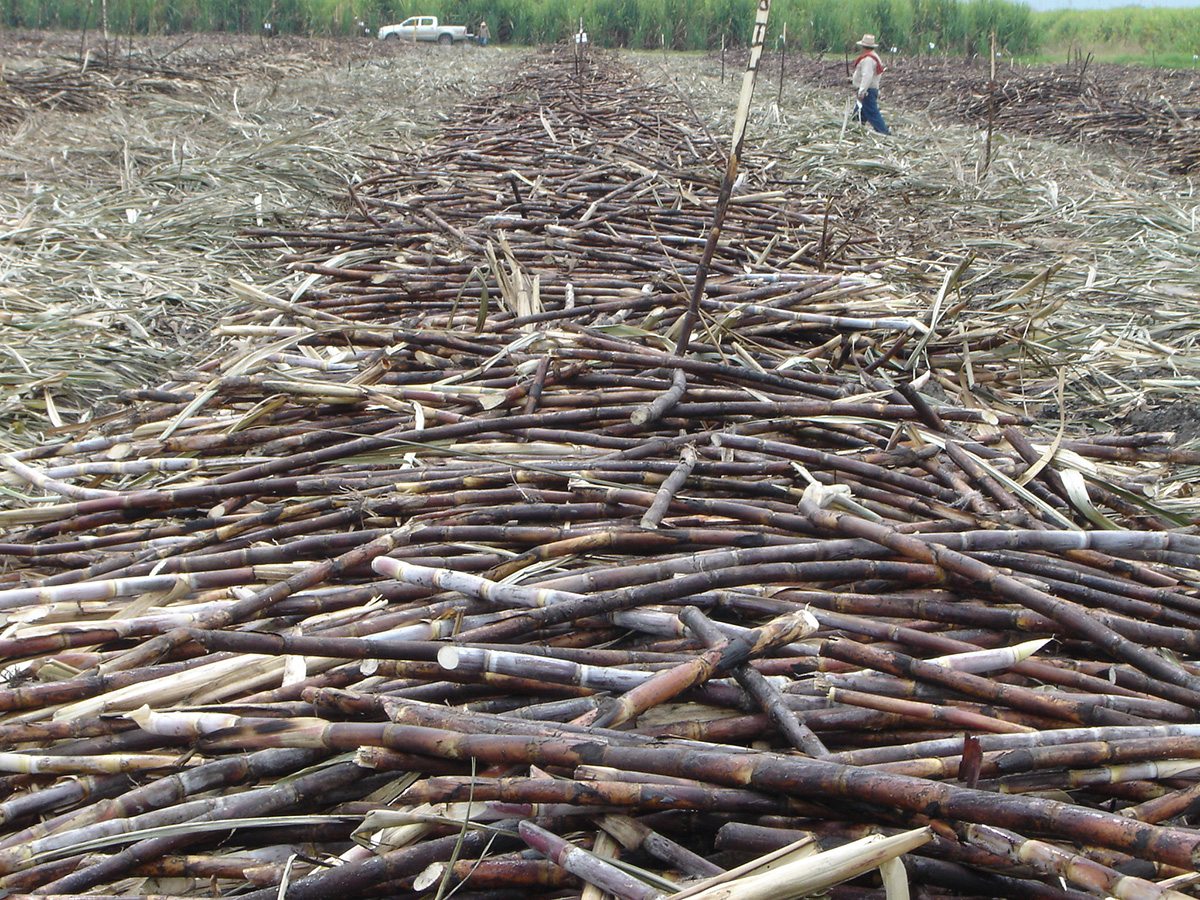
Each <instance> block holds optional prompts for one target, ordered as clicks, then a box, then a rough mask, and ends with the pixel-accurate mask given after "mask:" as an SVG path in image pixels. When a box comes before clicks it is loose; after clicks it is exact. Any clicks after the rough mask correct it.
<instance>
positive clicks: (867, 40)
mask: <svg viewBox="0 0 1200 900" xmlns="http://www.w3.org/2000/svg"><path fill="white" fill-rule="evenodd" d="M858 46H860V47H869V48H870V49H872V50H874V49H875V48H876V47H878V46H879V45H878V44H876V43H875V35H873V34H864V35H863V36H862V40H861V41H859V42H858Z"/></svg>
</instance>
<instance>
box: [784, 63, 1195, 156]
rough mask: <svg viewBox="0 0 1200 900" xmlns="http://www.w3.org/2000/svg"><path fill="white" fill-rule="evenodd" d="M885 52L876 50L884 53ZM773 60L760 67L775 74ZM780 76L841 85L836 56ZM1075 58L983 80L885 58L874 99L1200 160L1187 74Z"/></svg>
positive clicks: (982, 68) (1003, 67) (982, 66)
mask: <svg viewBox="0 0 1200 900" xmlns="http://www.w3.org/2000/svg"><path fill="white" fill-rule="evenodd" d="M885 55H886V54H885ZM778 66H779V62H778V59H777V58H776V59H775V60H774V61H772V60H770V59H767V60H765V61H764V62H763V67H764V70H766V71H777V70H778ZM786 68H787V71H788V73H790V74H791V75H792V76H794V77H799V78H802V79H804V80H805V81H809V82H812V83H817V84H821V85H822V86H825V87H830V88H846V87H847V85H848V84H849V74H848V68H847V64H846V63H845V62H844V61H843V60H835V59H820V58H814V57H802V56H799V55H794V56H789V57H787V60H786ZM1154 72H1155V75H1156V77H1155V78H1154V79H1153V80H1148V79H1147V78H1146V76H1145V74H1144V72H1142V71H1139V69H1138V68H1137V67H1124V66H1117V65H1112V64H1091V63H1090V62H1088V61H1083V62H1075V63H1072V64H1070V65H1065V66H1025V65H1015V64H1013V63H1011V61H1006V62H1003V63H1001V64H999V65H997V67H996V80H995V83H994V84H993V82H992V80H991V73H990V71H989V68H988V66H987V61H986V59H985V60H983V62H982V63H980V62H978V61H975V62H974V63H973V64H972V63H971V62H968V61H963V60H954V59H937V58H934V59H921V58H909V57H902V58H893V60H892V61H889V62H888V66H887V72H886V74H885V76H884V86H883V94H884V100H885V101H886V102H887V103H889V104H894V105H896V106H899V107H906V108H909V109H922V110H927V111H928V112H929V113H931V114H932V115H934V116H937V117H941V118H949V119H951V120H953V121H959V122H967V123H972V124H975V125H978V126H979V127H981V128H982V127H984V126H986V124H987V122H988V118H989V115H991V116H993V117H994V119H993V121H994V125H995V126H996V127H997V128H1002V129H1008V130H1011V131H1016V132H1021V133H1024V134H1035V135H1045V136H1047V137H1056V138H1066V139H1069V140H1086V141H1089V142H1111V143H1116V144H1120V145H1128V146H1132V147H1137V148H1139V149H1144V150H1148V151H1150V152H1151V153H1152V154H1153V155H1154V156H1155V158H1156V159H1158V160H1161V162H1162V164H1163V165H1164V166H1165V167H1166V168H1167V169H1168V170H1170V171H1172V172H1176V173H1181V174H1186V173H1188V172H1194V171H1195V170H1196V167H1197V165H1198V164H1200V157H1198V153H1197V149H1196V148H1197V147H1198V146H1200V106H1197V104H1196V99H1195V97H1196V89H1197V83H1198V80H1197V78H1196V74H1195V72H1188V71H1186V70H1185V71H1161V70H1154Z"/></svg>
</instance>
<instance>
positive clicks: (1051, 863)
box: [966, 825, 1187, 900]
mask: <svg viewBox="0 0 1200 900" xmlns="http://www.w3.org/2000/svg"><path fill="white" fill-rule="evenodd" d="M966 837H967V840H969V841H970V842H971V843H973V844H976V845H978V846H980V847H983V848H985V849H987V850H990V851H991V852H993V853H996V854H999V855H1001V856H1007V857H1009V858H1010V859H1013V860H1016V861H1018V862H1021V863H1024V864H1025V865H1029V866H1032V867H1033V868H1035V869H1037V870H1038V871H1040V872H1045V873H1047V874H1049V875H1054V876H1057V877H1060V878H1064V879H1066V880H1067V881H1070V882H1071V883H1073V884H1077V885H1079V886H1080V887H1082V888H1084V889H1086V890H1088V891H1092V892H1095V893H1098V894H1101V895H1103V896H1112V897H1116V898H1117V900H1159V898H1161V900H1183V898H1184V897H1186V896H1187V895H1186V894H1183V893H1180V892H1179V891H1173V890H1170V889H1169V888H1168V889H1164V888H1160V887H1159V886H1158V885H1156V884H1155V883H1154V882H1152V881H1147V880H1145V879H1143V878H1136V877H1134V876H1130V875H1122V874H1121V873H1120V872H1117V871H1114V870H1113V869H1110V868H1108V867H1107V866H1103V865H1100V864H1099V863H1096V862H1093V861H1092V860H1090V859H1087V858H1086V857H1084V856H1080V855H1079V854H1076V853H1070V852H1068V851H1065V850H1061V849H1059V848H1058V847H1055V846H1053V845H1051V844H1047V843H1045V842H1044V841H1035V840H1028V839H1026V838H1023V837H1021V836H1020V835H1018V834H1015V833H1013V832H1011V831H1008V830H1006V829H1003V828H994V827H991V826H987V825H970V826H968V827H967V829H966Z"/></svg>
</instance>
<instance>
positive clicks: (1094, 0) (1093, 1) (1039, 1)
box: [1024, 0, 1200, 12]
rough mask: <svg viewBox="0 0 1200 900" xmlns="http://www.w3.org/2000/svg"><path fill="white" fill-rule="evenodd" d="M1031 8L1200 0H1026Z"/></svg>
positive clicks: (1197, 1) (1196, 0)
mask: <svg viewBox="0 0 1200 900" xmlns="http://www.w3.org/2000/svg"><path fill="white" fill-rule="evenodd" d="M1024 2H1025V3H1026V5H1027V6H1029V7H1030V8H1031V9H1034V10H1037V11H1039V12H1040V11H1041V10H1045V9H1115V8H1116V7H1118V6H1193V7H1194V6H1200V0H1024Z"/></svg>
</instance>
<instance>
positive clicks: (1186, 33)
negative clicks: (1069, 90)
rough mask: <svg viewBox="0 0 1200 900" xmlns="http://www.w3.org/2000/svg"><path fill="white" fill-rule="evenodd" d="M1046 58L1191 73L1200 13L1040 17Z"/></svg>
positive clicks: (1126, 11)
mask: <svg viewBox="0 0 1200 900" xmlns="http://www.w3.org/2000/svg"><path fill="white" fill-rule="evenodd" d="M1035 18H1036V21H1037V25H1038V28H1039V30H1040V32H1041V41H1040V43H1041V45H1042V47H1043V48H1045V49H1044V51H1043V55H1044V57H1045V58H1048V59H1052V60H1061V59H1063V58H1065V56H1066V55H1067V54H1069V53H1075V54H1078V53H1084V54H1087V53H1092V54H1094V55H1095V57H1096V58H1097V59H1100V60H1102V61H1104V62H1124V63H1130V62H1133V63H1150V64H1151V65H1159V66H1171V67H1175V68H1190V67H1192V66H1194V65H1196V64H1197V60H1196V59H1195V58H1194V55H1196V54H1200V9H1194V8H1192V9H1181V8H1170V9H1168V8H1155V7H1149V8H1147V7H1141V6H1126V7H1122V8H1121V9H1103V10H1100V9H1093V10H1080V9H1063V10H1055V11H1053V12H1044V13H1038V14H1037V16H1036V17H1035Z"/></svg>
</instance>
